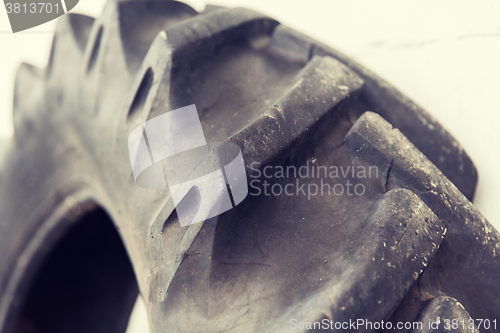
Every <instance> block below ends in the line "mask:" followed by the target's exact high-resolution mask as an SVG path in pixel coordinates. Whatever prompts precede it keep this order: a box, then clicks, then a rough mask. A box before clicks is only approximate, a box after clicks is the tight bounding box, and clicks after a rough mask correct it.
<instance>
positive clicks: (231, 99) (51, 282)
mask: <svg viewBox="0 0 500 333" xmlns="http://www.w3.org/2000/svg"><path fill="white" fill-rule="evenodd" d="M190 104H196V107H197V110H198V113H199V117H200V119H201V123H202V128H203V131H204V133H205V136H206V138H207V141H210V142H212V141H228V142H232V143H236V144H238V145H239V146H240V147H241V150H242V153H243V157H244V160H245V165H246V171H247V176H248V180H249V182H251V181H252V180H264V179H263V178H262V171H263V170H264V168H265V167H266V166H272V167H273V168H274V167H276V166H283V167H287V166H295V167H297V168H299V167H300V166H303V165H311V166H336V167H338V168H341V167H343V168H347V167H352V168H354V167H356V168H358V169H359V168H361V169H363V168H364V169H365V170H370V167H373V168H374V169H373V170H376V172H375V171H374V173H373V175H372V176H370V177H359V176H358V174H357V173H356V174H354V173H347V174H346V175H345V176H343V177H342V179H339V178H335V177H324V179H323V178H321V179H320V178H319V177H307V178H301V177H300V176H294V177H291V178H287V179H274V180H273V181H274V182H275V183H276V184H280V185H281V186H286V185H287V184H289V183H295V182H297V184H298V182H301V184H304V186H305V187H306V188H309V187H311V188H314V186H316V187H317V188H330V189H332V188H335V186H336V185H339V184H340V185H343V184H344V183H345V182H347V181H349V182H350V183H351V184H358V185H359V184H361V185H363V186H362V188H364V189H365V190H364V192H363V195H349V194H347V193H343V194H342V195H313V196H307V195H302V194H301V193H298V192H297V194H296V195H292V196H285V195H264V194H261V195H249V196H248V197H247V198H246V199H245V201H243V202H242V203H241V204H240V205H238V206H237V207H236V208H234V209H232V210H230V211H228V212H226V213H224V214H222V215H220V216H217V217H215V218H212V219H209V220H207V221H205V222H203V223H197V224H193V225H191V226H189V227H184V228H182V227H180V225H179V223H178V221H177V216H176V213H175V210H174V204H173V201H172V198H171V196H170V193H169V192H168V190H150V189H144V188H141V187H138V186H137V185H136V184H135V183H134V179H133V176H132V171H131V169H130V162H129V156H128V148H127V137H128V134H129V133H130V132H131V131H132V130H133V129H134V128H136V127H137V126H139V125H141V124H142V123H143V122H145V121H146V120H148V119H151V118H153V117H155V116H158V115H160V114H163V113H165V112H168V111H170V110H174V109H177V108H180V107H183V106H186V105H190ZM367 111H373V112H367ZM14 125H15V138H14V139H13V140H12V142H10V143H9V145H10V148H9V150H8V151H7V152H6V153H5V157H4V160H3V165H2V167H1V169H0V218H1V221H0V253H2V254H3V255H2V258H1V260H0V328H1V329H0V331H1V332H11V331H12V330H13V327H18V330H17V332H23V330H25V331H26V332H27V330H29V329H31V330H32V331H34V332H69V331H72V332H119V331H122V332H123V331H124V329H125V324H126V320H127V319H128V318H127V316H128V313H130V311H131V309H132V306H133V300H134V297H135V295H136V294H137V288H138V290H139V292H140V293H141V295H142V297H143V299H144V301H145V304H146V307H147V309H148V313H149V317H150V325H151V329H152V331H153V332H202V331H203V332H282V331H283V332H284V331H289V330H290V325H291V324H290V323H291V320H292V319H295V320H297V322H307V321H311V322H314V321H321V320H323V319H326V320H327V321H330V320H331V321H333V322H345V321H349V320H357V319H364V320H367V321H372V322H375V321H381V320H384V321H386V322H387V321H388V322H391V323H394V325H395V324H396V323H397V322H399V321H408V322H410V321H418V320H424V319H426V318H433V316H437V315H440V314H441V313H451V314H456V315H457V316H461V318H469V317H468V316H470V318H473V319H489V320H491V321H492V320H494V319H495V318H496V317H495V316H498V315H500V303H499V302H498V299H499V297H500V294H499V290H500V288H499V287H500V286H499V285H498V283H499V282H498V281H500V280H499V278H500V265H499V258H498V254H497V252H496V249H497V248H498V247H500V245H499V244H500V243H499V235H498V232H497V231H496V230H494V229H493V227H492V226H491V225H490V224H489V223H488V222H487V221H486V220H485V219H484V218H483V217H482V216H481V214H480V213H479V212H478V211H477V210H476V209H475V207H474V206H473V205H472V204H471V202H470V201H469V200H472V198H473V195H474V191H475V186H476V181H477V174H476V170H475V168H474V165H473V164H472V162H471V161H470V159H469V157H468V156H467V154H466V153H465V152H464V151H463V149H462V148H461V147H460V145H459V144H458V143H457V142H456V141H455V140H454V139H453V138H452V137H451V136H450V135H449V134H448V133H447V132H446V131H445V130H444V129H443V128H442V126H441V125H439V124H438V123H437V122H436V121H435V120H433V119H432V118H431V117H430V116H429V115H428V114H427V113H426V112H425V111H424V110H422V109H421V108H420V107H418V106H417V105H415V104H414V103H413V102H411V101H410V100H408V99H407V98H406V97H404V96H403V95H402V94H401V93H399V92H398V91H397V90H396V89H394V88H393V87H391V86H389V85H388V84H387V83H385V82H384V81H382V80H381V79H380V78H378V77H376V76H375V75H374V74H372V73H370V72H369V71H367V70H366V69H364V68H363V67H361V66H360V65H358V64H356V63H355V62H353V61H352V60H350V59H348V58H346V57H345V56H343V55H341V54H339V53H338V52H336V51H335V50H333V49H331V48H329V47H326V46H324V45H321V44H319V43H317V42H315V41H314V40H311V39H310V38H308V37H305V36H302V35H301V34H299V33H297V32H295V31H293V30H291V29H289V28H287V27H284V26H282V25H280V24H279V23H278V22H276V21H275V20H273V19H271V18H269V17H265V16H263V15H261V14H259V13H255V12H253V11H250V10H245V9H225V8H219V7H208V8H207V10H206V11H205V12H203V13H196V11H194V10H193V9H192V8H190V7H188V6H187V5H184V4H181V3H177V2H170V1H127V2H115V1H110V2H109V3H108V4H107V5H106V7H105V9H104V11H103V14H102V16H101V17H100V18H98V19H96V20H94V19H92V18H89V17H86V16H82V15H78V14H67V15H64V16H63V17H61V19H60V20H59V23H58V27H57V31H56V34H55V37H54V42H53V45H52V52H51V55H50V59H49V62H48V65H47V68H46V70H45V71H43V70H40V69H37V68H34V67H32V66H30V65H27V64H24V65H22V66H21V68H20V69H19V71H18V74H17V78H16V87H15V96H14ZM253 163H256V164H253ZM252 165H254V166H255V165H258V167H257V168H255V167H252ZM257 170H259V171H257ZM259 172H260V173H261V175H260V177H259V176H258V174H259ZM325 182H326V183H327V184H328V186H329V187H324V186H325V185H324V184H325ZM96 221H97V222H96ZM96 223H97V225H96ZM98 225H99V226H98ZM113 225H114V226H115V227H116V228H112V226H113ZM93 227H95V228H97V229H96V230H95V231H92V232H91V230H93V229H92V228H93ZM99 228H102V229H99ZM75 230H83V231H82V232H78V231H75ZM85 230H86V231H85ZM75 233H76V234H78V236H75ZM107 239H109V241H106V240H107ZM120 239H121V241H120ZM86 240H87V242H86ZM77 244H81V245H78V246H76V245H77ZM88 246H90V248H87V247H88ZM101 252H102V254H103V255H102V256H100V255H98V253H101ZM64 255H66V256H69V257H71V258H74V260H71V258H65V259H64V260H68V261H67V262H66V261H64V260H63V259H61V256H62V257H64ZM92 256H95V257H94V259H92V258H93V257H92ZM127 257H128V258H129V259H127ZM61 260H62V261H61ZM106 262H109V264H106ZM90 271H92V272H93V273H92V274H88V275H89V276H87V275H86V274H87V273H90ZM132 272H133V273H135V279H136V280H135V279H134V278H133V274H132ZM136 282H137V283H136ZM67 288H74V289H75V290H73V292H74V294H72V293H68V292H67V291H65V290H67ZM93 291H94V292H93ZM48 298H50V300H48V301H44V300H43V299H48ZM440 302H441V303H443V304H445V305H443V306H441V305H440V304H441V303H440ZM450 302H451V303H450ZM446 304H447V305H446ZM443 307H445V308H446V309H445V310H441V309H442V308H443ZM61 309H62V310H64V311H62V310H61ZM440 311H441V312H440ZM443 311H445V312H443ZM446 311H448V312H446ZM56 314H57V315H56ZM100 316H101V317H100ZM57 317H60V318H57ZM62 317H64V319H63V318H62ZM419 318H420V319H419ZM422 318H424V319H422ZM59 321H60V322H59ZM56 322H57V324H56ZM59 324H60V325H59ZM19 327H21V328H19ZM309 331H311V332H312V331H314V330H309ZM323 331H324V330H323ZM332 331H335V329H333V330H332ZM336 331H343V330H342V329H337V330H336ZM358 331H375V330H374V329H367V328H361V329H358ZM394 331H398V330H391V332H394ZM399 331H400V332H411V331H413V329H412V330H399ZM416 331H417V332H429V330H425V329H424V328H422V330H416ZM480 331H481V332H485V331H491V332H494V331H495V330H494V329H493V328H492V327H490V329H489V330H487V329H484V328H483V329H481V328H480ZM439 332H441V331H439Z"/></svg>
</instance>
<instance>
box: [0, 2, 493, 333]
mask: <svg viewBox="0 0 500 333" xmlns="http://www.w3.org/2000/svg"><path fill="white" fill-rule="evenodd" d="M186 2H187V3H188V4H191V5H192V6H193V7H194V8H195V9H197V10H203V8H204V4H205V3H206V2H205V1H202V0H199V1H198V0H193V1H186ZM210 3H212V4H218V5H223V6H228V7H234V6H241V7H247V8H251V9H254V10H257V11H260V12H263V13H265V14H268V15H270V16H271V17H274V18H276V19H278V20H279V21H280V22H281V23H283V24H285V25H288V26H290V27H292V28H294V29H296V30H298V31H300V32H303V33H305V34H307V35H309V36H311V37H313V38H315V39H318V40H320V41H322V42H324V43H326V44H328V45H331V46H333V47H335V48H337V49H338V50H340V51H342V52H344V53H345V54H347V55H349V56H351V57H352V58H354V59H355V60H357V61H358V62H360V63H361V64H363V65H365V66H366V67H368V68H369V69H370V70H372V71H373V72H375V73H377V74H378V75H380V76H381V77H383V78H384V79H386V80H387V81H389V82H390V83H391V84H393V85H394V86H396V87H397V88H398V89H400V90H401V91H402V92H403V93H405V94H406V95H407V96H409V97H410V98H411V99H413V100H414V101H415V102H416V103H417V104H419V105H421V106H422V107H424V108H425V109H426V110H427V111H428V112H430V113H431V114H432V115H433V116H434V117H435V118H437V119H438V120H439V122H440V123H441V124H443V125H444V127H445V128H446V129H448V130H449V131H450V132H451V134H452V135H453V136H455V138H457V139H458V141H459V142H460V143H461V144H462V145H463V147H464V149H465V150H466V152H467V153H468V154H469V155H470V156H471V158H472V160H473V162H474V163H475V165H476V167H477V169H478V172H479V186H478V190H477V195H476V200H475V204H476V206H477V207H478V208H479V210H480V211H481V212H482V213H483V214H484V215H485V216H486V217H487V218H488V220H489V221H490V222H491V223H492V224H493V225H495V226H496V228H497V229H500V176H499V175H498V173H497V172H498V170H497V169H496V168H497V164H499V162H500V158H499V156H498V154H499V148H498V147H500V133H499V132H498V131H497V130H496V128H497V126H498V123H499V121H500V115H499V112H500V83H499V82H500V60H499V59H500V19H499V18H500V2H499V1H474V2H472V1H471V2H463V1H441V2H439V3H438V2H434V1H428V0H426V1H418V2H417V1H412V2H410V1H396V0H391V1H389V0H378V1H349V2H348V1H333V0H309V1H306V2H304V1H272V0H234V1H229V0H226V1H221V0H219V1H216V0H215V1H210ZM103 5H104V1H101V0H80V3H79V4H78V5H77V6H76V7H75V9H74V10H73V11H72V12H75V13H84V14H87V15H92V16H97V15H99V13H100V12H101V10H102V7H103ZM54 27H55V22H54V21H52V22H49V23H46V24H44V25H43V26H39V27H36V28H33V29H30V30H28V31H27V32H25V33H18V34H15V35H13V34H12V33H9V32H10V26H9V23H8V20H7V15H6V13H5V11H3V10H0V31H3V32H2V33H0V45H1V46H2V48H1V49H2V51H1V54H0V59H1V60H2V62H1V64H2V65H1V67H0V68H1V72H0V74H1V75H0V137H9V136H11V135H12V133H13V130H12V124H11V123H12V119H11V108H12V93H13V83H14V75H15V71H16V69H17V67H18V65H19V64H20V63H21V62H22V61H25V62H29V63H31V64H34V65H36V66H39V67H41V68H43V67H45V65H46V63H47V59H48V54H49V50H50V42H51V38H52V33H50V31H53V29H54ZM44 31H45V32H44ZM47 31H49V32H47ZM6 32H7V33H6ZM7 50H8V51H7ZM137 309H138V311H139V312H140V311H144V307H143V306H142V307H141V306H138V307H137ZM141 309H142V310H141ZM131 332H132V331H130V332H129V333H131Z"/></svg>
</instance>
